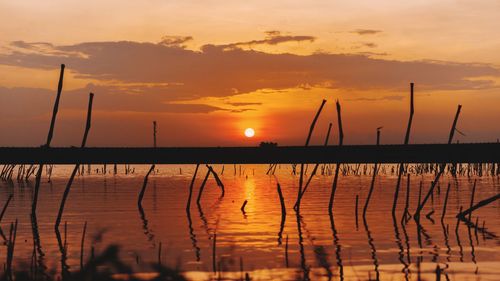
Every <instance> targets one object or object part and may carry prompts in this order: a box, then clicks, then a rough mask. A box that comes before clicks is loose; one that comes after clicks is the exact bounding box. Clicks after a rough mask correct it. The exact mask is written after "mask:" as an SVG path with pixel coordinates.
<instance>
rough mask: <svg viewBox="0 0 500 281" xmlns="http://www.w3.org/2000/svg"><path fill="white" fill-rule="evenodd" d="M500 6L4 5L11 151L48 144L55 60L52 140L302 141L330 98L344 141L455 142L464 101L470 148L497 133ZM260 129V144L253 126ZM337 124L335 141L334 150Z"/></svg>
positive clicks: (2, 69)
mask: <svg viewBox="0 0 500 281" xmlns="http://www.w3.org/2000/svg"><path fill="white" fill-rule="evenodd" d="M499 10H500V3H499V2H498V1H487V0H479V1H439V3H436V1H412V3H409V1H356V3H354V1H309V2H308V3H305V2H303V1H252V2H248V1H229V2H228V1H202V2H200V1H189V0H186V1H165V0H161V1H160V0H149V1H128V2H124V1H85V3H83V2H81V1H51V2H50V4H47V3H42V2H40V1H14V0H4V1H2V2H0V34H1V36H0V130H1V131H2V132H3V133H2V136H1V137H0V145H2V146H21V145H40V144H41V143H42V142H43V141H44V139H45V136H46V132H47V129H48V125H49V122H50V114H51V107H52V103H53V100H54V98H55V89H56V87H57V79H58V71H59V65H60V64H61V63H65V64H66V65H67V72H66V77H65V84H64V91H63V96H62V100H61V107H60V110H61V111H60V115H59V118H58V120H57V125H56V131H55V138H54V145H78V143H79V142H80V139H81V137H82V133H83V128H84V118H85V110H86V107H87V105H86V103H87V101H86V99H87V95H88V92H89V91H92V92H94V93H95V100H94V113H95V114H94V116H93V127H92V129H91V134H90V137H89V142H88V143H89V145H94V146H112V145H118V146H126V145H130V146H147V145H151V144H152V140H151V122H152V121H153V120H157V121H158V124H159V133H158V138H159V140H158V143H159V145H164V146H185V145H255V144H257V143H258V142H260V141H262V140H265V141H277V142H278V143H280V144H290V145H291V144H297V145H299V144H303V143H304V141H305V138H306V134H307V131H308V127H309V123H310V121H311V119H312V118H313V116H314V114H315V112H316V110H317V107H318V106H319V105H320V103H321V100H322V99H323V98H325V99H327V100H328V102H327V104H326V106H325V110H324V112H323V115H322V116H321V118H320V122H319V123H318V127H317V131H316V134H315V138H314V141H315V143H321V142H322V139H323V137H324V134H325V132H326V129H327V127H328V123H329V122H333V121H335V111H334V102H335V100H336V99H339V100H340V101H341V103H342V106H343V116H344V128H345V133H346V135H345V141H346V143H351V144H356V143H373V142H374V139H375V129H376V128H377V127H379V126H383V127H384V128H383V130H382V142H385V143H401V142H402V141H403V134H404V130H405V126H406V119H407V115H408V102H409V100H408V95H409V82H411V81H414V82H415V83H416V87H415V89H416V105H415V106H416V115H415V119H414V127H413V129H414V130H413V134H412V138H411V142H413V143H423V142H444V141H445V140H446V138H447V134H448V130H449V127H450V125H451V121H452V118H453V115H454V112H455V110H456V106H457V105H458V104H462V105H463V111H462V115H461V118H460V121H459V124H458V127H459V129H460V131H462V132H464V133H465V136H462V135H459V136H458V139H459V140H460V141H461V142H473V141H496V140H497V139H498V138H500V128H499V126H498V125H497V121H496V120H500V111H499V110H498V106H499V105H500V95H499V94H500V89H499V85H500V52H498V49H499V47H500V36H498V35H500V34H499V31H498V30H500V21H498V15H497V14H498V12H497V11H499ZM246 127H253V128H255V131H256V136H255V137H254V138H252V139H246V138H245V137H244V135H243V131H244V129H245V128H246ZM336 136H337V134H336V124H335V126H334V137H333V138H332V141H333V140H336Z"/></svg>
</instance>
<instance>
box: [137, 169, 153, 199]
mask: <svg viewBox="0 0 500 281" xmlns="http://www.w3.org/2000/svg"><path fill="white" fill-rule="evenodd" d="M154 169H155V164H153V165H151V168H149V171H148V173H147V174H146V176H145V177H144V183H143V184H142V189H141V193H139V199H138V200H137V207H139V209H142V198H143V197H144V193H145V192H146V187H147V186H148V177H149V174H151V172H153V171H154Z"/></svg>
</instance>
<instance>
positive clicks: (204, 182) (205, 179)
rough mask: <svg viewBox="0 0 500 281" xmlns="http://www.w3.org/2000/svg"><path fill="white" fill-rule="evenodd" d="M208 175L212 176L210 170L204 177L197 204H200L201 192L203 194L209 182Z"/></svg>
mask: <svg viewBox="0 0 500 281" xmlns="http://www.w3.org/2000/svg"><path fill="white" fill-rule="evenodd" d="M208 176H210V170H208V171H207V174H206V175H205V178H204V179H203V182H202V183H201V186H200V190H199V191H198V198H197V199H196V204H198V205H200V201H201V194H203V189H204V188H205V184H206V183H207V180H208Z"/></svg>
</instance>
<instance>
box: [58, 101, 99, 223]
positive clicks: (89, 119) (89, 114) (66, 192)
mask: <svg viewBox="0 0 500 281" xmlns="http://www.w3.org/2000/svg"><path fill="white" fill-rule="evenodd" d="M93 100H94V94H93V93H90V94H89V105H88V108H87V123H86V125H85V133H84V134H83V139H82V145H81V146H80V148H84V147H85V144H86V143H87V137H88V135H89V131H90V126H91V123H92V102H93ZM79 168H80V163H78V164H76V165H75V167H74V168H73V172H71V176H70V177H69V180H68V183H67V184H66V188H65V189H64V193H63V197H62V199H61V205H60V206H59V212H58V213H57V218H56V223H55V228H56V229H59V224H60V223H61V218H62V214H63V212H64V205H65V204H66V200H67V199H68V195H69V192H70V190H71V185H72V184H73V180H74V179H75V176H76V173H77V172H78V169H79Z"/></svg>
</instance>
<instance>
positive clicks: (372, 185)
mask: <svg viewBox="0 0 500 281" xmlns="http://www.w3.org/2000/svg"><path fill="white" fill-rule="evenodd" d="M381 128H382V127H378V128H377V145H379V144H380V129H381ZM377 167H378V163H375V165H374V167H373V176H372V181H371V184H370V191H369V192H368V197H367V198H366V202H365V206H364V208H363V220H366V211H367V210H368V204H370V199H371V197H372V193H373V189H374V187H375V178H376V177H377Z"/></svg>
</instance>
